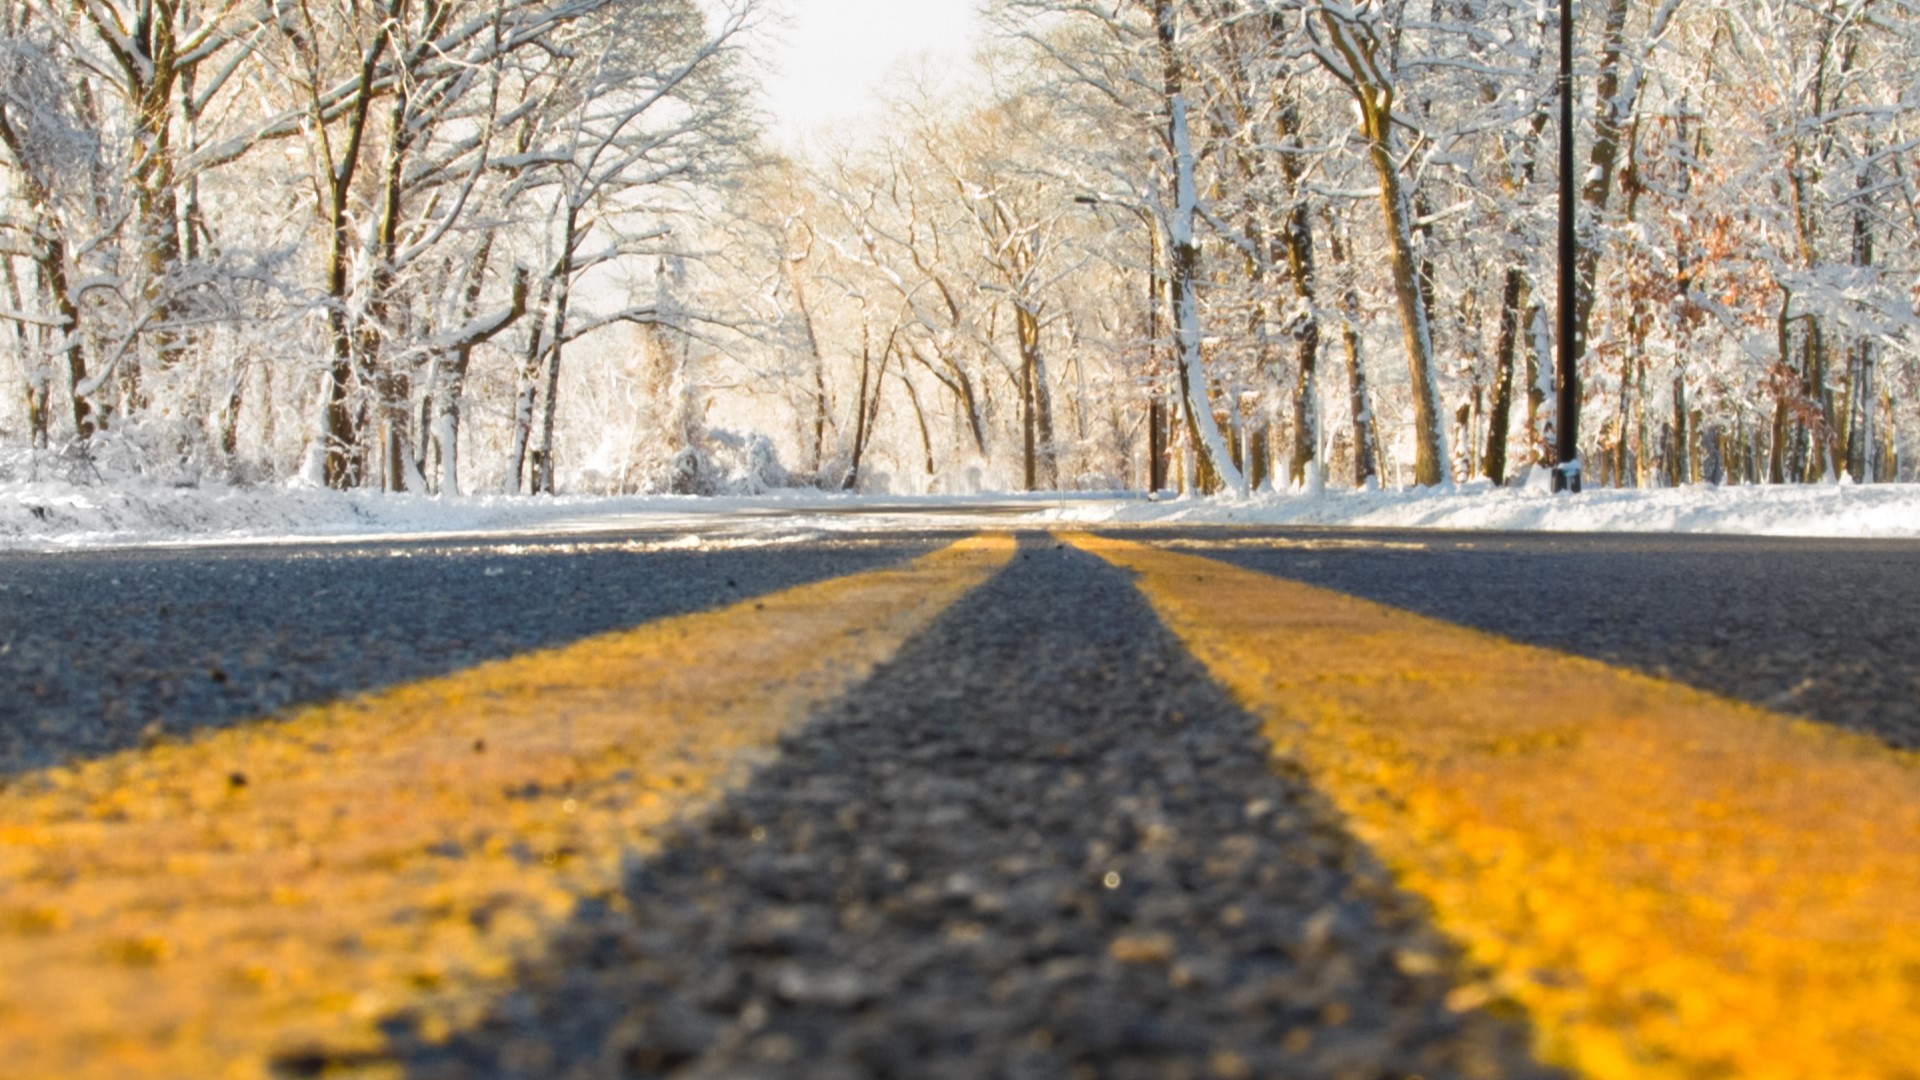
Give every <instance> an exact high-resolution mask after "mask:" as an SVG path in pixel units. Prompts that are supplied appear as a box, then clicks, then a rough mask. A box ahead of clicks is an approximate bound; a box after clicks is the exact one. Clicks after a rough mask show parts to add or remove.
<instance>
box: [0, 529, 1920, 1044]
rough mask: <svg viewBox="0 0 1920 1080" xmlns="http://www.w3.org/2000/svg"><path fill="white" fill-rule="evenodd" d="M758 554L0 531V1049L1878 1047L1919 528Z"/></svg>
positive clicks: (1899, 826) (1184, 537) (620, 546)
mask: <svg viewBox="0 0 1920 1080" xmlns="http://www.w3.org/2000/svg"><path fill="white" fill-rule="evenodd" d="M762 540H763V541H765V542H753V543H743V544H740V545H736V546H730V547H721V548H718V549H714V550H688V549H682V548H679V547H676V546H675V545H673V544H671V543H668V542H664V538H661V537H649V536H646V535H639V534H636V535H632V536H600V537H578V536H576V537H569V538H565V539H556V540H554V541H551V542H542V541H537V540H527V539H518V540H515V541H513V542H511V543H505V542H492V541H483V540H475V541H461V542H457V543H454V542H414V543H399V544H345V545H331V546H299V547H286V548H265V547H253V548H244V549H242V548H234V549H202V550H180V549H175V550H142V551H119V552H95V553H88V554H79V555H59V556H53V555H10V556H6V557H5V558H4V559H0V635H4V637H3V638H0V688H4V693H0V972H4V973H5V974H3V975H0V1077H36V1078H37V1077H54V1076H60V1077H90V1076H100V1077H108V1076H113V1077H118V1076H155V1077H163V1076H164V1077H175V1076H177V1077H209V1076H332V1075H352V1076H394V1077H468V1076H473V1077H548V1076H569V1077H570V1076H581V1077H587V1076H623V1075H637V1076H658V1075H676V1076H696V1077H762V1076H764V1077H787V1076H797V1077H864V1076H873V1077H892V1076H897V1077H949V1076H951V1077H973V1076H1009V1077H1025V1076H1032V1077H1054V1076H1066V1077H1078V1076H1085V1077H1133V1076H1141V1077H1177V1076H1192V1077H1207V1076H1219V1077H1255V1076H1260V1077H1266V1076H1274V1077H1280V1076H1285V1077H1322V1076H1324V1077H1340V1078H1347V1077H1401V1078H1405V1077H1413V1076H1421V1077H1429V1078H1431V1077H1440V1076H1457V1077H1530V1076H1540V1077H1548V1076H1591V1077H1641V1076H1648V1077H1709V1076H1713V1077H1724V1076H1742V1077H1745V1076H1752V1077H1838V1076H1859V1077H1888V1078H1893V1077H1907V1076H1912V1075H1914V1073H1913V1071H1912V1070H1913V1065H1912V1064H1911V1063H1912V1062H1914V1061H1916V1060H1920V1054H1917V1053H1916V1051H1920V1021H1916V1020H1915V1017H1916V1016H1920V903H1916V902H1915V901H1914V899H1913V897H1915V896H1920V763H1916V760H1915V759H1914V757H1913V755H1912V752H1911V751H1912V748H1913V747H1914V745H1915V744H1916V742H1920V737H1917V736H1920V725H1917V724H1916V721H1915V712H1914V709H1915V706H1914V694H1913V690H1914V688H1915V685H1916V679H1920V662H1916V661H1920V658H1917V657H1915V655H1914V654H1913V651H1912V650H1911V648H1910V647H1909V646H1908V645H1907V644H1906V643H1908V642H1911V641H1912V640H1913V639H1914V633H1913V631H1914V626H1913V623H1914V621H1915V620H1916V619H1920V615H1917V614H1916V612H1920V604H1916V603H1915V601H1916V600H1920V597H1917V596H1914V595H1910V594H1912V593H1915V592H1920V575H1915V574H1914V573H1912V571H1913V570H1914V569H1915V564H1916V562H1920V547H1916V546H1915V545H1911V544H1893V543H1843V542H1837V541H1820V542H1806V541H1782V540H1731V539H1717V540H1715V539H1686V538H1654V537H1619V536H1614V537H1607V538H1587V537H1564V536H1563V537H1523V536H1500V535H1465V534H1439V533H1356V532H1331V531H1321V532H1313V531H1304V530H1273V529H1267V530H1233V529H1210V530H1178V529H1157V530H1134V531H1124V532H1110V533H1106V534H1103V535H1098V536H1096V535H1087V534H1074V533H1059V534H1047V533H1039V532H1032V533H1021V534H1019V535H1018V536H1009V535H1003V534H977V535H975V534H967V533H962V532H951V533H934V532H926V533H910V532H901V533H885V534H860V535H856V536H852V537H843V538H840V539H837V540H829V539H820V538H804V537H787V538H781V537H778V536H775V535H772V534H768V535H766V536H763V537H762ZM775 541H779V542H775Z"/></svg>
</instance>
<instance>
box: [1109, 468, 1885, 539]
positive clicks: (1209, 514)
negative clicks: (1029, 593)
mask: <svg viewBox="0 0 1920 1080" xmlns="http://www.w3.org/2000/svg"><path fill="white" fill-rule="evenodd" d="M1107 520H1111V521H1113V522H1133V523H1147V522H1154V523H1162V524H1172V523H1180V524H1226V523H1233V524H1242V525H1251V524H1260V525H1321V526H1346V527H1359V528H1376V529H1379V528H1413V529H1473V530H1506V531H1519V532H1634V533H1715V534H1722V535H1744V536H1828V537H1893V538H1911V537H1920V485H1914V484H1876V485H1872V486H1859V485H1854V484H1821V485H1797V484H1796V485H1788V486H1781V487H1771V486H1762V487H1714V486H1712V485H1709V484H1697V485H1693V486H1689V487H1684V488H1663V489H1655V490H1648V491H1637V490H1626V491H1619V490H1612V489H1607V490H1598V491H1586V492H1583V493H1581V494H1579V495H1564V494H1563V495H1554V494H1551V493H1550V492H1548V491H1547V490H1546V486H1545V483H1544V473H1543V477H1542V482H1539V483H1534V484H1530V485H1529V486H1527V487H1525V488H1517V489H1516V488H1495V487H1493V486H1491V485H1489V484H1486V483H1484V482H1482V483H1478V484H1469V485H1464V486H1461V487H1458V488H1455V489H1454V490H1452V491H1348V492H1333V491H1328V492H1324V493H1321V494H1318V495H1307V494H1292V493H1270V494H1263V495H1258V496H1255V497H1254V498H1252V499H1250V500H1248V501H1246V502H1242V503H1227V502H1220V501H1217V500H1202V499H1180V500H1175V501H1172V502H1151V503H1140V504H1131V505H1123V506H1120V507H1117V508H1116V510H1115V513H1114V514H1113V516H1112V517H1111V518H1109V519H1107Z"/></svg>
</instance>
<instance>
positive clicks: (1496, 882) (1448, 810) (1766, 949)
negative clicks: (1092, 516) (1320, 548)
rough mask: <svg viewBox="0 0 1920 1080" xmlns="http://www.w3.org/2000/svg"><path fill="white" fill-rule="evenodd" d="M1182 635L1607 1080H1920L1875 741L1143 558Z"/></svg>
mask: <svg viewBox="0 0 1920 1080" xmlns="http://www.w3.org/2000/svg"><path fill="white" fill-rule="evenodd" d="M1075 543H1077V544H1078V545H1079V546H1081V547H1083V548H1085V549H1087V550H1089V551H1092V552H1094V553H1095V554H1098V555H1100V556H1101V557H1103V558H1105V559H1107V560H1108V561H1110V562H1112V563H1114V564H1115V565H1117V566H1120V567H1123V568H1125V569H1128V570H1131V571H1133V572H1134V573H1135V574H1137V575H1138V582H1139V586H1140V589H1141V591H1142V592H1144V593H1145V594H1146V596H1147V598H1148V599H1149V600H1150V601H1151V602H1152V604H1153V606H1154V609H1155V610H1156V611H1157V612H1159V614H1160V617H1161V619H1162V620H1164V621H1165V622H1166V624H1167V625H1168V626H1169V627H1171V628H1172V630H1173V631H1174V632H1175V633H1176V634H1177V635H1178V636H1179V637H1180V639H1181V640H1182V641H1183V642H1185V644H1186V645H1187V647H1188V648H1189V649H1190V650H1192V651H1193V653H1194V654H1195V655H1196V656H1198V657H1199V658H1200V659H1201V661H1202V662H1203V663H1205V664H1206V666H1207V668H1208V670H1210V671H1211V672H1212V673H1213V676H1214V678H1216V679H1217V680H1219V681H1220V682H1221V683H1223V684H1224V685H1225V686H1227V688H1228V689H1230V690H1231V691H1232V692H1233V694H1234V695H1235V696H1236V697H1237V698H1238V699H1239V700H1240V701H1241V703H1243V704H1244V705H1245V706H1246V707H1247V708H1248V709H1249V711H1251V712H1252V713H1254V715H1256V716H1257V717H1259V718H1260V719H1261V720H1262V721H1263V723H1264V725H1265V731H1266V734H1267V737H1268V739H1269V740H1270V741H1271V742H1272V744H1273V747H1274V753H1275V754H1276V755H1278V756H1280V757H1284V758H1287V759H1289V760H1291V761H1293V762H1296V763H1297V764H1299V765H1300V766H1302V767H1303V768H1304V769H1305V770H1306V772H1307V775H1308V776H1309V777H1310V778H1311V779H1312V780H1313V783H1314V784H1315V786H1316V787H1318V788H1319V789H1320V790H1321V791H1323V792H1324V793H1325V794H1327V795H1328V796H1329V797H1330V798H1331V799H1332V800H1333V802H1334V803H1335V805H1336V806H1338V807H1339V809H1340V810H1341V812H1342V813H1343V814H1344V815H1345V816H1346V817H1347V818H1348V820H1349V822H1350V825H1351V827H1352V829H1353V831H1354V833H1355V834H1356V835H1357V836H1358V837H1359V838H1360V839H1361V840H1363V841H1365V842H1366V843H1367V844H1368V845H1369V846H1370V847H1371V848H1372V849H1373V850H1374V851H1375V852H1376V853H1377V854H1378V855H1380V857H1381V858H1383V859H1384V860H1385V861H1386V862H1387V864H1388V865H1389V866H1390V867H1391V868H1392V869H1393V871H1394V873H1395V876H1396V878H1397V879H1398V881H1399V883H1400V884H1401V886H1402V887H1403V888H1406V889H1408V890H1410V891H1412V892H1414V893H1416V894H1418V895H1420V896H1422V897H1424V898H1425V899H1426V900H1427V901H1428V902H1429V903H1430V904H1431V905H1432V910H1433V914H1434V918H1435V919H1436V920H1437V922H1438V924H1439V926H1440V927H1441V929H1443V930H1445V931H1446V932H1447V933H1448V934H1449V935H1451V936H1452V937H1453V938H1454V939H1455V940H1456V941H1458V942H1459V943H1461V944H1462V945H1463V946H1464V947H1465V949H1466V952H1467V955H1468V957H1469V958H1470V960H1471V961H1472V963H1473V964H1474V965H1475V966H1476V967H1477V968H1478V969H1479V976H1480V980H1481V981H1479V982H1477V983H1471V984H1469V985H1466V986H1463V987H1462V988H1461V989H1459V990H1457V991H1456V992H1455V1003H1456V1004H1457V1005H1460V1006H1462V1007H1465V1006H1470V1005H1477V1004H1481V1003H1485V1002H1493V1001H1498V1000H1505V1001H1509V1002H1513V1003H1517V1004H1518V1005H1520V1006H1522V1007H1524V1009H1525V1011H1526V1015H1527V1016H1528V1018H1529V1019H1530V1020H1531V1021H1532V1023H1533V1025H1534V1028H1535V1031H1536V1033H1537V1043H1538V1048H1539V1050H1540V1053H1541V1055H1542V1057H1543V1058H1545V1059H1546V1060H1548V1061H1550V1062H1553V1063H1555V1064H1559V1065H1564V1066H1570V1067H1572V1068H1574V1069H1575V1070H1577V1071H1578V1072H1579V1073H1580V1074H1582V1075H1585V1076H1589V1077H1594V1078H1604V1080H1616V1078H1618V1080H1628V1078H1656V1080H1658V1078H1682V1077H1684V1078H1688V1080H1709V1078H1713V1080H1720V1078H1735V1077H1740V1078H1754V1080H1761V1078H1765V1080H1773V1078H1779V1080H1855V1078H1858V1080H1868V1078H1872V1080H1897V1078H1910V1077H1916V1076H1920V767H1916V765H1917V763H1916V761H1915V759H1914V757H1913V756H1912V755H1907V754H1900V753H1896V752H1893V751H1890V750H1887V749H1885V748H1884V747H1882V746H1880V745H1879V744H1877V743H1873V742H1871V741H1869V740H1866V739H1862V738H1858V737H1853V736H1848V735H1845V734H1840V733H1837V732H1835V731H1832V730H1829V729H1825V728H1821V727H1817V726H1815V725H1811V724H1806V723H1802V722H1796V721H1793V720H1789V719H1787V718H1785V717H1781V716H1778V715H1774V714H1771V713H1767V712H1764V711H1762V710H1760V709H1757V708H1753V707H1750V706H1746V705H1740V704H1737V703H1734V702H1731V701H1728V700H1726V699H1724V698H1718V697H1714V696H1712V695H1710V694H1705V693H1701V692H1699V691H1696V690H1691V689H1688V688H1686V687H1683V686H1679V685H1677V684H1675V683H1671V682H1665V681H1662V680H1658V679H1651V678H1647V677H1644V676H1641V675H1636V674H1632V673H1629V672H1625V671H1621V670H1619V669H1616V668H1611V667H1608V666H1606V665H1603V664H1598V663H1594V662H1592V661H1588V660H1583V659H1579V658H1576V657H1571V656H1567V655H1565V654H1562V653H1556V652H1552V651H1549V650H1546V649H1538V648H1531V647H1528V646H1525V645H1519V644H1515V643H1513V642H1510V641H1506V640H1503V639H1500V638H1497V637H1494V636H1492V635H1489V634H1483V633H1479V632H1477V631H1473V630H1467V629H1463V628H1461V627H1458V626H1452V625H1449V624H1447V623H1443V622H1439V621H1436V620H1433V619H1427V618H1422V617H1419V616H1416V615H1412V614H1409V613H1407V612H1404V611H1398V610H1395V609H1393V608H1389V607H1384V606H1382V605H1379V604H1373V603H1368V602H1366V601H1363V600H1357V599H1354V598H1352V597H1349V596H1344V595H1342V594H1339V593H1334V592H1328V591H1326V590H1323V589H1317V588H1313V587H1310V586H1307V585H1301V584H1297V583H1294V582H1288V581H1282V580H1278V579H1275V578H1272V577H1268V576H1266V575H1263V574H1257V573H1253V572H1251V571H1246V570H1241V569H1237V568H1234V567H1230V566H1226V565H1224V564H1222V563H1219V562H1216V561H1213V560H1210V559H1204V558H1199V557H1195V556H1191V555H1181V554H1175V553H1172V552H1168V551H1163V550H1156V549H1153V548H1147V547H1142V546H1140V545H1138V544H1130V543H1126V542H1124V541H1119V540H1109V539H1100V538H1095V537H1084V536H1083V537H1076V538H1075Z"/></svg>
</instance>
